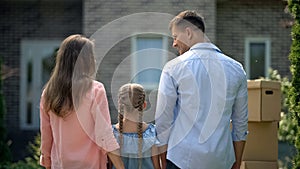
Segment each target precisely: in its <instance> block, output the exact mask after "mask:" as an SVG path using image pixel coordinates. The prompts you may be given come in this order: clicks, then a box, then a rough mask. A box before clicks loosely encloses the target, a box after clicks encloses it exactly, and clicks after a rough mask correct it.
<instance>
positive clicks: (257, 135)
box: [242, 122, 278, 161]
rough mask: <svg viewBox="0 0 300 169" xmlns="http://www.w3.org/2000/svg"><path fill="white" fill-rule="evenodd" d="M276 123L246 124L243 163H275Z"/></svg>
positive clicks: (276, 146) (276, 156)
mask: <svg viewBox="0 0 300 169" xmlns="http://www.w3.org/2000/svg"><path fill="white" fill-rule="evenodd" d="M277 130H278V122H248V131H249V134H248V136H247V141H246V145H245V149H244V154H243V158H242V159H243V160H244V161H277V159H278V138H277Z"/></svg>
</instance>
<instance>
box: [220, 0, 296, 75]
mask: <svg viewBox="0 0 300 169" xmlns="http://www.w3.org/2000/svg"><path fill="white" fill-rule="evenodd" d="M285 7H286V2H285V1H280V0H264V1H260V0H254V1H243V0H226V1H220V2H219V3H217V16H216V17H217V21H216V23H217V27H216V29H217V31H216V39H217V40H216V44H217V45H218V46H219V47H220V48H221V49H222V50H223V52H224V53H226V54H228V55H229V56H232V57H233V58H235V59H237V60H238V61H239V62H241V63H243V64H244V55H245V54H244V52H245V49H244V45H245V38H247V37H269V38H270V40H271V67H272V68H273V69H276V70H278V71H279V73H280V74H281V75H282V76H290V71H289V65H290V62H289V60H288V55H289V49H290V45H291V37H290V33H291V29H290V27H289V26H288V25H287V23H288V22H289V21H290V20H291V17H290V15H289V14H287V13H285V12H284V9H285Z"/></svg>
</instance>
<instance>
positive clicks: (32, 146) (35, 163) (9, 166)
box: [0, 134, 43, 169]
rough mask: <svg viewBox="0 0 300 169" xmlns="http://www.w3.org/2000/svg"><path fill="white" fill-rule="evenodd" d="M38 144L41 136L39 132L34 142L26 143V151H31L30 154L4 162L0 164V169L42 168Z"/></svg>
mask: <svg viewBox="0 0 300 169" xmlns="http://www.w3.org/2000/svg"><path fill="white" fill-rule="evenodd" d="M40 145H41V136H40V134H37V136H36V137H35V139H34V142H33V143H31V142H29V144H28V151H29V152H30V153H31V156H29V157H26V158H25V160H20V161H18V162H15V163H12V162H6V163H3V164H0V169H43V167H42V166H40V165H39V157H40V155H41V152H40Z"/></svg>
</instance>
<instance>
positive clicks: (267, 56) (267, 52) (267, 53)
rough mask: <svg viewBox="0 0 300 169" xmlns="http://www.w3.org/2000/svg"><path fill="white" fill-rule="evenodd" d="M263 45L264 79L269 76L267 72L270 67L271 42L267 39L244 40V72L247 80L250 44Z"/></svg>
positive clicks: (248, 75) (253, 38)
mask: <svg viewBox="0 0 300 169" xmlns="http://www.w3.org/2000/svg"><path fill="white" fill-rule="evenodd" d="M257 42H258V43H265V45H266V50H265V71H264V73H265V77H268V76H269V73H268V70H269V68H270V67H271V40H270V38H268V37H251V38H246V39H245V71H246V73H247V77H248V79H249V78H250V76H251V75H250V71H251V70H250V69H251V68H250V56H249V55H250V48H249V47H250V44H251V43H257Z"/></svg>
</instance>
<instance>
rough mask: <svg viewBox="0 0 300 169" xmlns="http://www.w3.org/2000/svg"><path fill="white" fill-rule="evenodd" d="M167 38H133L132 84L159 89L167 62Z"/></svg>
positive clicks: (155, 36) (150, 36) (151, 36)
mask: <svg viewBox="0 0 300 169" xmlns="http://www.w3.org/2000/svg"><path fill="white" fill-rule="evenodd" d="M167 45H168V42H167V37H164V36H159V35H143V36H134V37H133V38H132V53H133V61H132V82H135V83H139V84H141V85H143V86H144V87H145V88H146V89H149V90H151V89H155V88H157V87H158V83H159V80H160V75H161V71H162V69H163V66H164V64H165V63H166V61H167V53H168V52H167Z"/></svg>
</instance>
